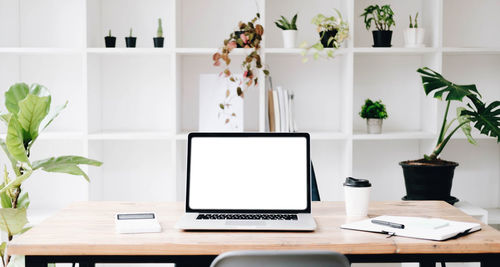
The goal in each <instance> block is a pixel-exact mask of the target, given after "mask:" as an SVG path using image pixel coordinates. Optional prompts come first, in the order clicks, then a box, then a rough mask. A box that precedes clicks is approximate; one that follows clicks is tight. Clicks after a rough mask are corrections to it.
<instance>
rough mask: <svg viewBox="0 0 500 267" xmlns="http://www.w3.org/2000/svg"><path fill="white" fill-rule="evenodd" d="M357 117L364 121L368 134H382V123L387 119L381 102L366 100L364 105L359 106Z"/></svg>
mask: <svg viewBox="0 0 500 267" xmlns="http://www.w3.org/2000/svg"><path fill="white" fill-rule="evenodd" d="M359 116H361V118H363V119H366V129H367V132H368V133H369V134H380V133H382V122H383V120H384V119H387V117H388V115H387V111H386V110H385V105H384V104H382V100H378V101H372V100H370V99H366V100H365V104H364V105H363V106H361V111H360V112H359Z"/></svg>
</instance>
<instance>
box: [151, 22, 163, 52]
mask: <svg viewBox="0 0 500 267" xmlns="http://www.w3.org/2000/svg"><path fill="white" fill-rule="evenodd" d="M164 40H165V38H163V28H162V27H161V18H159V19H158V29H157V30H156V37H154V38H153V42H154V45H155V47H163V41H164Z"/></svg>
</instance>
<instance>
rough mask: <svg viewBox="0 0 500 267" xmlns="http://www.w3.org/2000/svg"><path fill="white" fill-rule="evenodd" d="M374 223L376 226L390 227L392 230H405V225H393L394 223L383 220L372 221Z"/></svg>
mask: <svg viewBox="0 0 500 267" xmlns="http://www.w3.org/2000/svg"><path fill="white" fill-rule="evenodd" d="M372 223H374V224H380V225H383V226H389V227H392V228H398V229H405V225H404V224H400V223H393V222H388V221H381V220H372Z"/></svg>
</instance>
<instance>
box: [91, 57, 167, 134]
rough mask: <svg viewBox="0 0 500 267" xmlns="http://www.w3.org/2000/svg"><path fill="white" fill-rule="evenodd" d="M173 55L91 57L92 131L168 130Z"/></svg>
mask: <svg viewBox="0 0 500 267" xmlns="http://www.w3.org/2000/svg"><path fill="white" fill-rule="evenodd" d="M169 74H170V57H168V56H155V55H141V56H134V57H123V56H120V55H92V56H89V57H88V99H89V100H88V105H89V106H88V112H89V114H88V119H89V132H90V133H96V132H97V133H100V132H108V131H112V132H120V131H123V132H130V131H146V132H151V131H152V132H168V131H170V130H172V129H173V122H172V120H173V118H172V116H169V115H168V114H171V112H170V109H171V107H172V105H173V103H172V97H171V94H172V90H170V75H169Z"/></svg>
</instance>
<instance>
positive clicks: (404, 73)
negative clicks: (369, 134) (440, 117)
mask: <svg viewBox="0 0 500 267" xmlns="http://www.w3.org/2000/svg"><path fill="white" fill-rule="evenodd" d="M434 59H435V58H434V57H433V56H432V55H405V56H394V55H383V56H382V55H356V56H355V57H354V102H353V127H354V132H366V120H365V119H362V118H361V117H360V116H359V112H360V110H361V106H362V105H363V104H364V101H365V99H367V98H370V99H372V100H374V101H376V100H382V102H383V103H384V104H385V105H386V109H387V113H388V115H389V118H387V119H385V120H384V124H383V128H382V130H383V132H435V131H436V129H435V128H436V125H437V121H436V107H437V103H436V100H435V99H432V98H431V97H426V96H425V93H424V90H423V88H422V85H421V81H420V77H419V75H418V73H417V72H416V70H417V69H418V68H420V67H423V66H429V67H431V68H434V64H435V62H434Z"/></svg>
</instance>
